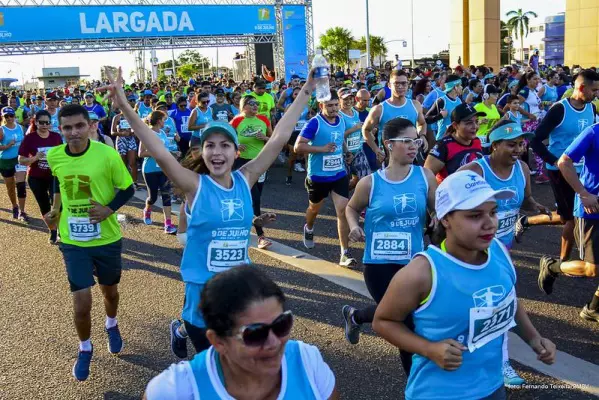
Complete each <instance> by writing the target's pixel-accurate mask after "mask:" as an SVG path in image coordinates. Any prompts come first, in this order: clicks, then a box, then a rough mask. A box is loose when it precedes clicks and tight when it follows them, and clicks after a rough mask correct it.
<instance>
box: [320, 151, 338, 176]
mask: <svg viewBox="0 0 599 400" xmlns="http://www.w3.org/2000/svg"><path fill="white" fill-rule="evenodd" d="M342 169H343V157H341V154H333V155H330V156H323V157H322V171H323V172H333V171H339V170H342Z"/></svg>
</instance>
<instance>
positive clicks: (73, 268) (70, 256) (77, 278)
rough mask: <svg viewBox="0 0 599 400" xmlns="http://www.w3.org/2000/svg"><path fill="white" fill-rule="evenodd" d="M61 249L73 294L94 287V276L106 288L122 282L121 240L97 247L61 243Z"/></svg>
mask: <svg viewBox="0 0 599 400" xmlns="http://www.w3.org/2000/svg"><path fill="white" fill-rule="evenodd" d="M59 248H60V251H61V252H62V256H63V258H64V263H65V266H66V269H67V277H68V279H69V285H70V287H71V292H76V291H78V290H82V289H87V288H89V287H92V286H94V285H95V284H96V281H95V280H94V275H95V276H96V277H97V278H98V283H99V284H100V285H104V286H112V285H116V284H117V283H119V282H120V281H121V270H122V261H121V252H122V248H123V242H122V240H121V239H119V240H117V241H116V242H114V243H110V244H105V245H103V246H95V247H80V246H75V245H72V244H66V243H60V244H59Z"/></svg>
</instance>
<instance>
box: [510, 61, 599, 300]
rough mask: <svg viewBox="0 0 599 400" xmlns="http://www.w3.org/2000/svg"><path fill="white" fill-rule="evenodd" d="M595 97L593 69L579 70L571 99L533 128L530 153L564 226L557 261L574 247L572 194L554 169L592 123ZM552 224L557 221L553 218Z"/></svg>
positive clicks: (532, 220) (597, 86)
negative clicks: (535, 157)
mask: <svg viewBox="0 0 599 400" xmlns="http://www.w3.org/2000/svg"><path fill="white" fill-rule="evenodd" d="M598 94H599V75H598V74H597V73H596V72H595V71H593V70H583V71H581V72H580V74H578V77H577V78H576V82H575V89H574V92H573V93H572V96H571V97H570V98H567V99H564V100H561V101H559V102H557V103H555V104H554V105H553V107H551V108H550V109H549V111H548V112H547V114H546V115H545V118H543V120H542V121H541V123H540V125H539V126H538V128H537V129H536V131H535V137H534V139H533V140H532V143H531V144H532V148H533V150H534V152H535V153H536V154H538V155H539V156H540V157H541V158H542V159H543V161H545V163H546V164H545V167H546V168H547V173H548V175H549V180H550V184H551V189H553V194H554V196H555V202H556V203H557V214H558V215H559V219H560V221H561V223H563V224H564V227H563V229H562V241H561V250H560V260H561V262H564V261H567V260H569V259H570V253H571V251H572V247H573V246H574V225H575V224H574V215H573V210H574V197H575V193H574V190H573V189H572V187H571V186H570V185H569V184H568V182H567V181H566V180H565V179H564V176H563V175H562V173H561V172H560V171H559V170H558V168H557V161H558V160H559V158H560V157H561V155H562V154H563V153H564V151H565V150H566V148H567V147H568V146H569V145H570V144H571V143H572V142H573V141H574V139H575V138H576V137H577V136H578V135H579V134H580V132H582V131H583V130H584V128H586V127H588V126H590V125H592V124H593V123H594V121H595V115H596V114H597V110H596V109H595V107H594V105H593V104H591V102H592V101H593V100H594V99H595V97H596V96H597V95H598ZM545 140H549V146H545V144H544V143H543V141H545ZM581 167H582V166H581V165H580V164H579V165H578V166H577V167H576V171H577V173H580V171H581ZM549 218H550V217H549V216H544V215H539V216H534V217H528V218H527V217H524V218H522V220H521V221H519V222H520V225H521V226H522V227H523V228H524V229H526V228H527V227H528V226H530V225H538V224H542V223H548V222H549V221H548V220H549ZM555 221H556V222H557V218H555ZM517 229H518V228H517ZM518 230H519V231H520V234H517V239H519V237H520V236H521V232H522V231H523V229H522V228H520V229H518ZM542 260H543V259H542ZM542 260H541V261H542ZM548 290H549V292H548V293H547V291H546V293H547V294H549V293H551V289H548Z"/></svg>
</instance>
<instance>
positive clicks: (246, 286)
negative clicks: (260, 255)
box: [144, 266, 339, 400]
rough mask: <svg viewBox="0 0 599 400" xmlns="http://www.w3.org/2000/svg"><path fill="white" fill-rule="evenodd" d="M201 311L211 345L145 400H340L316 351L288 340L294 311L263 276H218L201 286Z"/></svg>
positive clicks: (172, 371)
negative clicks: (290, 309)
mask: <svg viewBox="0 0 599 400" xmlns="http://www.w3.org/2000/svg"><path fill="white" fill-rule="evenodd" d="M230 293H235V296H230ZM201 308H202V313H203V314H204V315H205V318H206V326H207V329H208V330H207V336H208V340H209V341H210V345H211V347H210V348H208V349H207V350H204V351H202V352H201V353H199V354H196V355H195V357H194V358H193V359H192V360H191V361H183V362H180V363H178V364H172V365H171V366H170V367H169V368H168V369H166V370H165V371H164V372H162V373H161V374H160V375H158V376H157V377H155V378H154V379H152V380H151V381H150V383H149V384H148V387H147V388H146V393H145V396H144V399H148V400H154V399H156V400H170V399H172V400H180V399H193V400H200V399H201V400H225V399H230V400H233V399H252V400H265V399H275V398H276V399H279V400H295V399H301V400H327V399H332V400H336V399H338V398H339V394H338V392H337V389H336V383H335V375H334V374H333V372H332V371H331V369H330V368H329V366H328V365H327V363H326V362H324V360H323V359H322V355H321V354H320V351H319V350H318V348H316V347H315V346H311V345H309V344H306V343H303V342H299V341H295V340H289V334H290V333H291V328H292V326H293V314H292V313H291V311H289V310H287V311H286V310H285V295H284V294H283V292H282V291H281V288H279V286H277V284H276V283H275V282H273V281H272V280H271V279H270V278H269V277H268V276H267V275H266V274H264V273H263V272H261V271H259V270H258V269H256V268H253V267H249V266H247V267H238V268H234V269H232V270H229V271H227V272H223V273H222V274H219V275H216V276H215V277H213V278H212V279H210V280H209V281H208V282H207V283H206V286H205V287H204V291H203V293H202V304H201Z"/></svg>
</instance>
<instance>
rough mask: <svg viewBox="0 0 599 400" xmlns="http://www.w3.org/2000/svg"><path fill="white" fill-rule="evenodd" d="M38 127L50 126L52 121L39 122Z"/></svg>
mask: <svg viewBox="0 0 599 400" xmlns="http://www.w3.org/2000/svg"><path fill="white" fill-rule="evenodd" d="M37 123H38V125H50V121H37Z"/></svg>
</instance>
